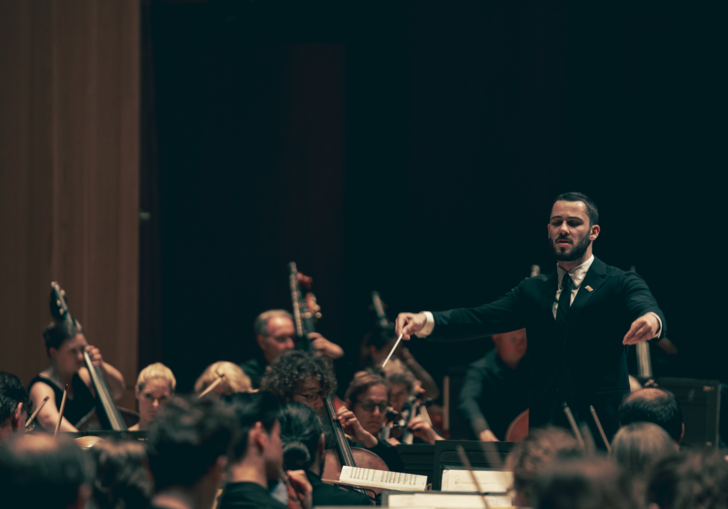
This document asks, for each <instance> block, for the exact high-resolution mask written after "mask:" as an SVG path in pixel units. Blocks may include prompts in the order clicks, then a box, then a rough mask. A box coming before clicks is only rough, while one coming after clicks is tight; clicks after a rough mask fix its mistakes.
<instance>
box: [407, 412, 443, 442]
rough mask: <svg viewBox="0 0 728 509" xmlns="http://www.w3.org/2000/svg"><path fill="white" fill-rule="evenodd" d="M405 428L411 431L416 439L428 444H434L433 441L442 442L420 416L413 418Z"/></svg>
mask: <svg viewBox="0 0 728 509" xmlns="http://www.w3.org/2000/svg"><path fill="white" fill-rule="evenodd" d="M407 427H408V428H409V429H411V430H412V433H413V434H414V435H415V436H416V437H418V438H421V439H422V440H424V441H425V442H427V443H428V444H434V443H435V440H442V437H441V436H440V435H438V434H437V433H436V432H435V430H434V429H432V426H430V424H429V423H428V422H427V421H425V420H424V419H423V418H422V416H420V415H418V416H416V417H413V418H412V420H410V422H409V424H408V425H407Z"/></svg>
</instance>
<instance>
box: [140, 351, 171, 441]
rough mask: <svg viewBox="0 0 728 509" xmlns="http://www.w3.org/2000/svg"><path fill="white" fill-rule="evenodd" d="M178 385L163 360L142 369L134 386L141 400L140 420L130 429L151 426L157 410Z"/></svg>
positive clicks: (144, 428) (164, 403) (141, 428)
mask: <svg viewBox="0 0 728 509" xmlns="http://www.w3.org/2000/svg"><path fill="white" fill-rule="evenodd" d="M176 386H177V380H176V379H175V378H174V374H173V373H172V370H171V369H169V368H168V367H167V366H165V365H164V364H162V363H161V362H156V363H154V364H150V365H149V366H147V367H146V368H144V369H143V370H141V372H139V376H138V377H137V383H136V386H135V387H134V393H135V394H136V399H137V401H138V402H139V422H138V423H136V424H135V425H134V426H132V427H131V428H129V431H144V430H146V429H147V428H149V423H151V422H152V421H153V420H154V418H155V417H156V416H157V412H159V410H160V409H161V408H162V407H163V406H164V405H166V404H167V402H168V401H169V400H170V398H171V397H172V396H173V395H174V389H175V387H176Z"/></svg>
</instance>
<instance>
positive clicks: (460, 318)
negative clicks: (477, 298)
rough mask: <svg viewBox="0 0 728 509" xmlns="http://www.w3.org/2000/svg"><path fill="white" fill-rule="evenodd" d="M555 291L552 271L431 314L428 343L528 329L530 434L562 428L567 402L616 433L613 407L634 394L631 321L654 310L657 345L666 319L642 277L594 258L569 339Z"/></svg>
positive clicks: (574, 305) (569, 328)
mask: <svg viewBox="0 0 728 509" xmlns="http://www.w3.org/2000/svg"><path fill="white" fill-rule="evenodd" d="M557 285H558V273H557V272H554V273H553V274H551V275H550V276H537V277H532V278H528V279H525V280H524V281H523V282H521V284H519V285H518V286H517V287H516V288H514V289H513V290H511V291H510V292H508V293H507V294H506V295H504V296H503V297H501V298H500V299H498V300H496V301H495V302H492V303H490V304H484V305H482V306H480V307H476V308H461V309H453V310H450V311H443V312H437V313H433V316H434V318H435V329H434V330H433V332H432V335H431V336H430V337H431V338H432V339H434V340H456V339H472V338H478V337H483V336H490V335H492V334H497V333H503V332H509V331H514V330H518V329H521V328H523V327H525V328H526V330H527V334H528V356H529V357H530V358H531V364H530V366H531V375H530V376H531V379H530V383H529V409H530V410H529V414H530V418H529V422H530V425H531V427H537V426H543V425H545V424H547V423H553V422H556V423H560V421H561V418H562V410H561V403H562V401H566V402H567V403H568V404H569V405H570V406H571V407H572V410H576V411H581V413H582V414H583V415H582V418H583V419H585V420H586V415H588V412H587V411H585V410H584V409H585V408H587V409H588V405H589V404H593V405H594V406H595V407H596V408H597V412H598V414H599V416H600V418H601V419H602V421H603V424H605V428H609V429H608V430H607V431H608V434H611V433H612V432H613V431H616V429H617V427H618V420H617V412H616V410H617V408H616V407H617V406H618V405H619V401H620V400H621V397H622V395H623V394H626V393H627V392H629V379H628V375H627V362H626V351H627V347H626V346H624V345H623V344H622V339H623V338H624V335H625V334H626V333H627V331H628V330H629V327H630V325H631V324H632V322H633V321H634V320H635V319H637V318H638V317H640V316H642V315H644V314H645V313H648V312H650V311H652V312H654V313H656V314H657V315H658V316H659V317H660V320H662V329H661V331H660V338H662V337H664V336H665V331H666V329H667V323H666V321H665V316H664V314H663V313H662V311H661V310H660V308H659V307H658V305H657V302H656V301H655V299H654V297H653V296H652V293H651V292H650V290H649V288H648V287H647V285H646V284H645V282H644V281H643V280H642V278H641V277H640V276H638V275H637V274H635V273H632V272H624V271H622V270H620V269H617V268H615V267H610V266H608V265H606V264H604V262H602V261H601V260H599V259H598V258H595V259H594V262H593V263H592V265H591V267H590V268H589V271H588V272H587V274H586V277H585V278H584V281H582V283H581V286H580V288H579V292H578V293H577V294H576V298H575V299H574V302H573V303H572V305H571V308H570V309H569V313H568V315H567V326H566V327H567V331H566V334H565V335H564V334H563V333H562V332H560V331H559V330H558V329H557V326H556V322H555V320H554V315H553V311H552V309H553V304H554V300H555V298H556V288H557ZM587 286H589V287H591V288H592V291H591V292H590V291H588V290H587V289H586V287H587ZM600 412H601V414H600ZM584 414H586V415H584ZM602 414H603V415H602ZM604 421H606V423H605V422H604ZM612 428H614V429H613V431H612Z"/></svg>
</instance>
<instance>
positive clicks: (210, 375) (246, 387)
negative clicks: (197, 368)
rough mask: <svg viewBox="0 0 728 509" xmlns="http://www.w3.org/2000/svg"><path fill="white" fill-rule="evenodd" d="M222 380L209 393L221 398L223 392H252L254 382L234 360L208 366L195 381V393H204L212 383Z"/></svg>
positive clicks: (228, 393)
mask: <svg viewBox="0 0 728 509" xmlns="http://www.w3.org/2000/svg"><path fill="white" fill-rule="evenodd" d="M220 377H222V380H220V381H219V382H218V383H217V385H215V387H213V389H212V390H211V391H210V392H209V393H208V394H212V395H213V396H214V397H217V398H220V396H222V395H223V394H227V395H230V394H235V393H236V392H250V391H251V390H252V383H251V381H250V377H248V375H246V374H245V373H244V372H243V370H242V369H241V368H240V366H238V365H236V364H233V363H232V362H227V361H220V362H216V363H214V364H210V365H209V366H207V368H206V369H205V371H203V373H202V374H201V375H200V378H198V379H197V381H196V382H195V393H197V394H198V395H199V394H202V393H203V392H205V389H207V388H208V387H209V386H210V385H212V384H213V383H214V382H216V381H217V380H218V379H219V378H220Z"/></svg>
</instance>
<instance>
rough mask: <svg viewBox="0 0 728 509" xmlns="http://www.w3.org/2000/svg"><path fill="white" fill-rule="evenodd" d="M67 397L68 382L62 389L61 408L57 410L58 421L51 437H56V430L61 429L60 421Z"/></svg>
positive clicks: (61, 420)
mask: <svg viewBox="0 0 728 509" xmlns="http://www.w3.org/2000/svg"><path fill="white" fill-rule="evenodd" d="M67 397H68V384H66V388H65V389H63V399H62V400H61V409H60V410H59V412H58V423H57V424H56V431H55V432H54V433H53V438H56V435H57V434H58V430H59V429H61V422H63V411H64V410H65V409H66V398H67Z"/></svg>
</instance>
